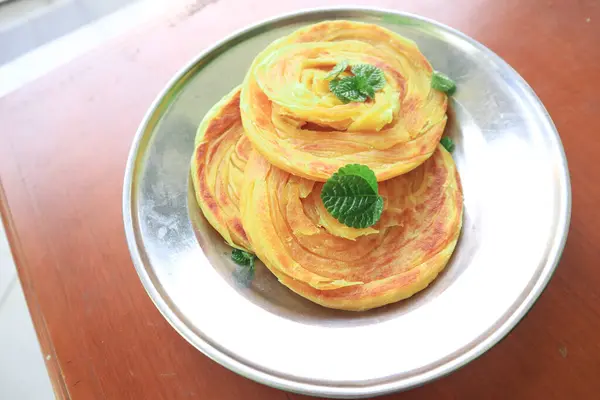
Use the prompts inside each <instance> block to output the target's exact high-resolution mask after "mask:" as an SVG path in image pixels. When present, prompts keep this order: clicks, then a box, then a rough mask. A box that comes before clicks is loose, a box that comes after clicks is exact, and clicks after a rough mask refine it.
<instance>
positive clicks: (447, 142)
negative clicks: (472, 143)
mask: <svg viewBox="0 0 600 400" xmlns="http://www.w3.org/2000/svg"><path fill="white" fill-rule="evenodd" d="M440 144H441V145H442V146H444V148H445V149H446V150H447V151H448V153H452V152H453V151H454V147H456V146H455V145H454V141H453V140H452V139H450V138H449V137H448V136H445V137H443V138H442V139H441V140H440Z"/></svg>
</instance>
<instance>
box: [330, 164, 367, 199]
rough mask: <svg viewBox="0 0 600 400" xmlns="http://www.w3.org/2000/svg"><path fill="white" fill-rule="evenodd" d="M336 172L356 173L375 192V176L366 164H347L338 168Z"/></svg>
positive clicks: (342, 173)
mask: <svg viewBox="0 0 600 400" xmlns="http://www.w3.org/2000/svg"><path fill="white" fill-rule="evenodd" d="M336 174H338V175H340V176H351V175H356V176H360V177H361V178H363V179H364V180H365V181H367V183H368V184H369V186H371V189H373V193H377V178H376V177H375V172H373V171H372V170H371V168H369V167H367V166H366V165H361V164H347V165H345V166H343V167H342V168H340V169H338V171H337V172H336Z"/></svg>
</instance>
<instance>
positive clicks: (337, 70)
mask: <svg viewBox="0 0 600 400" xmlns="http://www.w3.org/2000/svg"><path fill="white" fill-rule="evenodd" d="M346 68H348V61H346V60H344V61H341V62H339V63H337V64H336V66H335V67H333V69H332V70H331V71H330V72H329V73H328V74H327V75H326V76H325V79H327V80H328V81H330V80H333V79H336V78H337V77H338V75H339V74H341V73H342V72H344V71H345V70H346Z"/></svg>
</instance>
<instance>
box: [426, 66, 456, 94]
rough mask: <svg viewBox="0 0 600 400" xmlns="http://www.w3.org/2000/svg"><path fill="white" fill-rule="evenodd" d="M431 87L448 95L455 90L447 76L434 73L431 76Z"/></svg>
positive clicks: (454, 84)
mask: <svg viewBox="0 0 600 400" xmlns="http://www.w3.org/2000/svg"><path fill="white" fill-rule="evenodd" d="M431 87H432V88H434V89H435V90H439V91H441V92H444V93H446V94H449V95H450V94H452V93H454V91H455V90H456V83H454V81H453V80H452V79H450V78H449V77H448V76H447V75H445V74H443V73H441V72H438V71H435V72H434V73H433V75H432V76H431Z"/></svg>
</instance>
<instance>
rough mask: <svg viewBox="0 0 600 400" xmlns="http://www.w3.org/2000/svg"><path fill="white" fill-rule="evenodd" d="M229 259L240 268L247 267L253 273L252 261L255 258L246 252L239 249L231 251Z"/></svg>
mask: <svg viewBox="0 0 600 400" xmlns="http://www.w3.org/2000/svg"><path fill="white" fill-rule="evenodd" d="M231 259H232V260H233V261H234V262H235V263H236V264H237V265H240V266H242V267H249V268H250V270H252V271H254V260H255V259H256V256H255V255H254V254H251V253H248V252H247V251H244V250H240V249H233V251H232V252H231Z"/></svg>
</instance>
